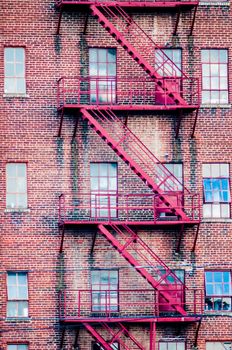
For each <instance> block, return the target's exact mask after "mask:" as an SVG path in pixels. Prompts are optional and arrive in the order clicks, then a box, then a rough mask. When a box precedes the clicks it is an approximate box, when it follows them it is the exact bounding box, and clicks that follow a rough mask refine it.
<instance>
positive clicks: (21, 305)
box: [18, 301, 28, 317]
mask: <svg viewBox="0 0 232 350" xmlns="http://www.w3.org/2000/svg"><path fill="white" fill-rule="evenodd" d="M18 317H28V302H27V301H19V302H18Z"/></svg>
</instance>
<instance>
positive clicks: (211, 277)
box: [205, 271, 232, 311]
mask: <svg viewBox="0 0 232 350" xmlns="http://www.w3.org/2000/svg"><path fill="white" fill-rule="evenodd" d="M231 298H232V288H231V273H230V271H206V272H205V309H206V310H215V311H218V310H226V311H231V310H232V309H231Z"/></svg>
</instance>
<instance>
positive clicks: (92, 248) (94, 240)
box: [90, 231, 97, 255]
mask: <svg viewBox="0 0 232 350" xmlns="http://www.w3.org/2000/svg"><path fill="white" fill-rule="evenodd" d="M96 238H97V231H96V232H95V233H94V235H93V240H92V246H91V251H90V255H93V250H94V246H95V242H96Z"/></svg>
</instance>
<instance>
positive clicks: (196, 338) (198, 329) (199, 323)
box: [194, 318, 202, 348]
mask: <svg viewBox="0 0 232 350" xmlns="http://www.w3.org/2000/svg"><path fill="white" fill-rule="evenodd" d="M201 322H202V318H201V319H200V321H199V322H198V324H197V329H196V335H195V340H194V347H195V348H196V347H197V340H198V335H199V331H200V327H201Z"/></svg>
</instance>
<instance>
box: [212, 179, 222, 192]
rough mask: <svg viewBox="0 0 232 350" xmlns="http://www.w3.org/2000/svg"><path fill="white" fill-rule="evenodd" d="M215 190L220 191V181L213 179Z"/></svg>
mask: <svg viewBox="0 0 232 350" xmlns="http://www.w3.org/2000/svg"><path fill="white" fill-rule="evenodd" d="M212 184H213V189H214V190H220V179H212Z"/></svg>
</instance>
